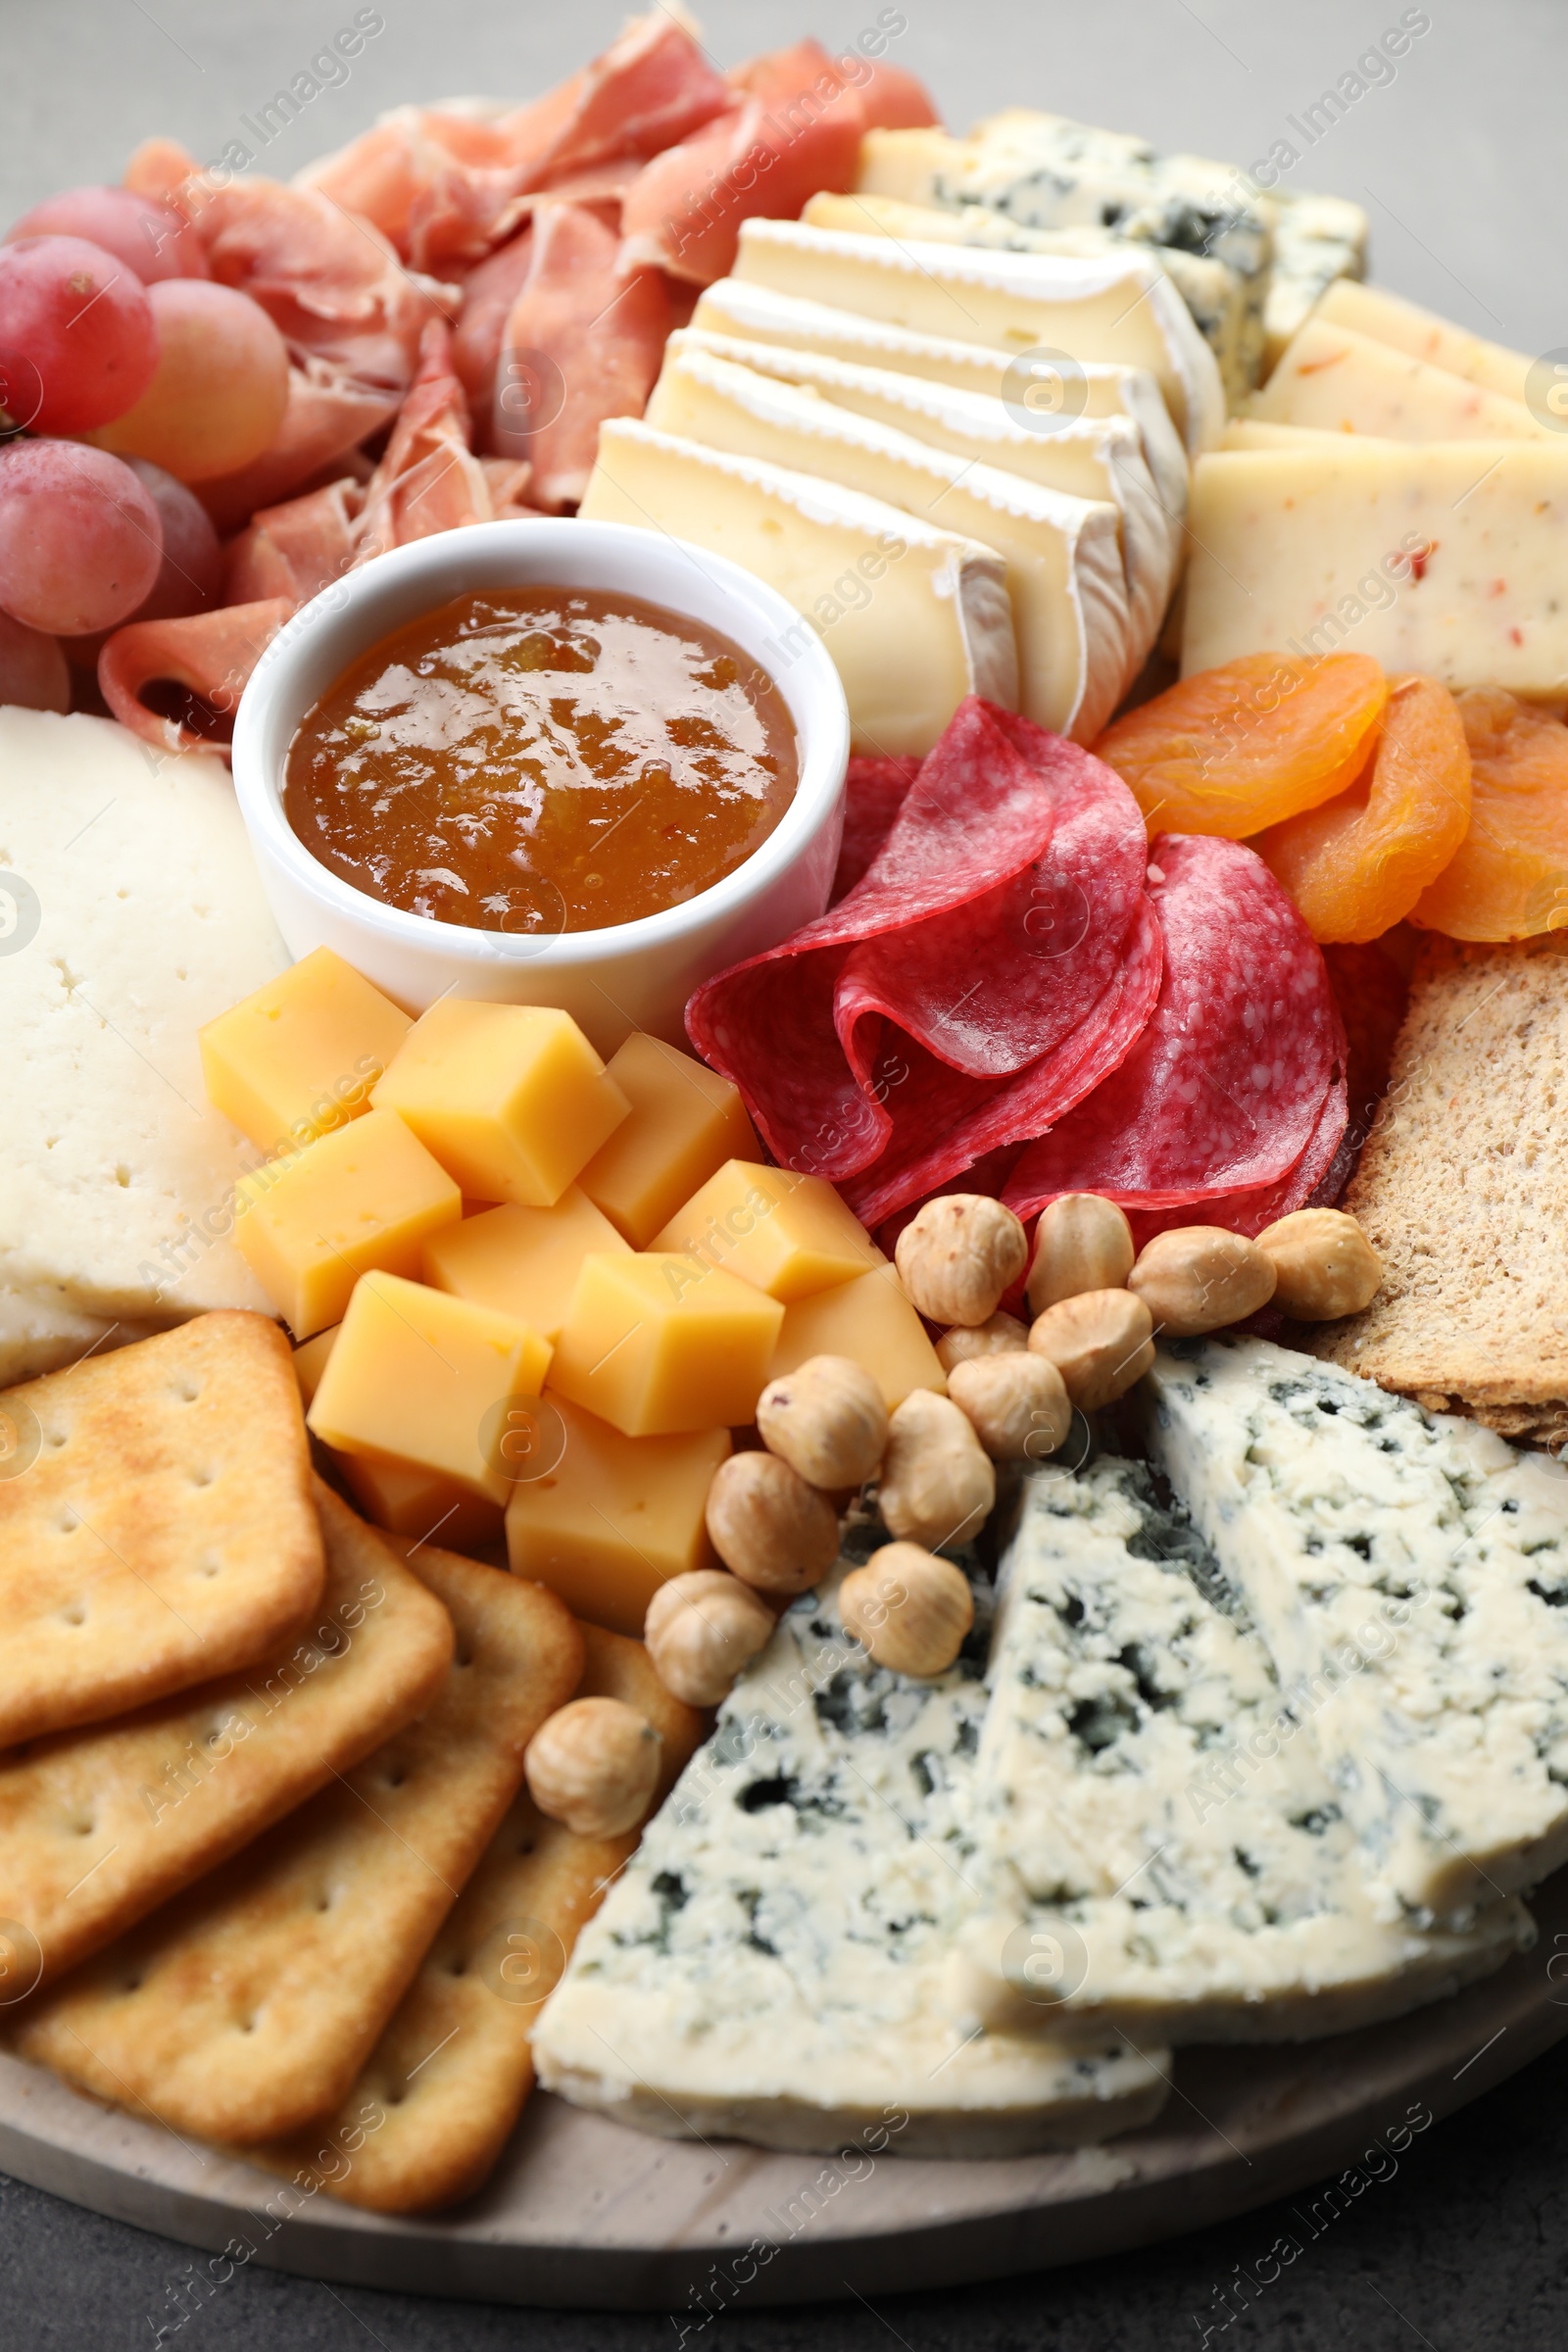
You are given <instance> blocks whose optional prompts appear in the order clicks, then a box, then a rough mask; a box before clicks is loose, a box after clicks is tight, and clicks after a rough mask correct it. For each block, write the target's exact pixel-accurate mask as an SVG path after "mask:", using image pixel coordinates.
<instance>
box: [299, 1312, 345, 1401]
mask: <svg viewBox="0 0 1568 2352" xmlns="http://www.w3.org/2000/svg"><path fill="white" fill-rule="evenodd" d="M337 1335H338V1325H337V1324H335V1323H333V1324H331V1325H330V1326H329V1327H328V1329H327V1330H325V1331H319V1332H318V1333H317V1335H316V1337H315V1339H314V1340H307V1341H306V1342H305V1344H304V1346H303V1347H302V1348H295V1350H294V1377H295V1379H296V1380H297V1381H298V1382H299V1384H300V1397H301V1400H302V1402H303V1403H304V1405H305V1407H306V1409H307V1411H309V1409H310V1407H311V1405H312V1403H313V1402H314V1400H315V1397H316V1392H317V1390H318V1389H319V1387H320V1385H321V1374H322V1373H323V1372H324V1371H325V1370H326V1359H327V1357H328V1356H329V1355H330V1354H331V1352H332V1343H333V1341H334V1340H335V1339H336V1338H337Z"/></svg>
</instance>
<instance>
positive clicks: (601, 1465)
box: [507, 1398, 730, 1636]
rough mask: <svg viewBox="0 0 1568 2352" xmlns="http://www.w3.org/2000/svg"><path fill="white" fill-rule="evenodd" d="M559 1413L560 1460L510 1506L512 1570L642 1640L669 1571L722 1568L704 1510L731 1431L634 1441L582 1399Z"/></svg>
mask: <svg viewBox="0 0 1568 2352" xmlns="http://www.w3.org/2000/svg"><path fill="white" fill-rule="evenodd" d="M549 1408H550V1399H549V1398H547V1399H546V1400H545V1410H546V1412H547V1413H548V1411H549ZM556 1410H557V1411H558V1412H559V1413H560V1416H561V1424H562V1427H561V1431H560V1433H559V1435H560V1436H561V1437H562V1438H564V1444H563V1445H562V1446H561V1450H560V1453H559V1458H557V1459H556V1460H555V1465H554V1467H553V1468H552V1469H550V1470H549V1471H548V1472H546V1473H545V1474H544V1475H543V1476H541V1477H538V1478H532V1479H523V1480H521V1481H519V1483H518V1484H517V1485H516V1486H515V1487H514V1488H513V1490H512V1499H511V1500H510V1502H509V1503H508V1504H507V1554H508V1557H509V1559H510V1560H511V1562H512V1568H513V1572H514V1574H515V1575H517V1576H526V1577H531V1578H533V1579H534V1580H535V1581H536V1582H537V1583H539V1584H542V1585H548V1586H549V1587H550V1589H551V1591H552V1592H553V1593H560V1595H561V1597H562V1599H563V1600H564V1602H565V1604H566V1606H567V1608H569V1609H570V1610H572V1611H573V1613H574V1614H575V1615H576V1616H578V1617H586V1618H588V1619H589V1620H590V1621H591V1622H592V1623H593V1624H595V1625H605V1626H609V1628H610V1629H611V1631H612V1632H613V1633H617V1634H632V1635H636V1636H640V1635H641V1633H642V1630H643V1618H644V1616H645V1615H646V1614H647V1610H648V1603H649V1601H650V1600H651V1599H652V1598H653V1595H654V1593H656V1592H657V1591H658V1590H659V1587H660V1586H661V1585H662V1583H663V1582H664V1580H665V1579H666V1577H671V1576H680V1575H682V1574H683V1573H684V1572H685V1571H686V1570H687V1569H689V1568H716V1567H717V1566H718V1561H717V1559H716V1558H715V1556H714V1553H713V1548H712V1545H711V1544H710V1542H709V1540H708V1530H707V1527H706V1525H705V1524H704V1518H703V1512H704V1506H705V1505H706V1503H707V1500H708V1489H709V1483H710V1481H711V1478H712V1475H713V1472H714V1471H715V1470H716V1469H717V1468H718V1465H719V1463H720V1462H721V1461H723V1459H724V1458H725V1456H726V1454H727V1453H728V1452H729V1449H730V1440H729V1431H728V1430H727V1429H705V1430H698V1431H694V1432H693V1433H692V1434H691V1435H690V1436H685V1437H666V1438H627V1437H622V1435H621V1433H620V1432H619V1430H617V1429H612V1428H611V1426H610V1424H609V1423H608V1422H606V1421H601V1420H599V1419H597V1418H596V1417H595V1415H593V1414H592V1413H585V1412H581V1411H579V1410H578V1409H577V1407H576V1406H575V1405H571V1404H560V1405H558V1406H557V1407H556ZM549 1450H550V1453H551V1454H552V1455H554V1454H555V1452H556V1448H555V1446H552V1447H551V1448H550V1449H549Z"/></svg>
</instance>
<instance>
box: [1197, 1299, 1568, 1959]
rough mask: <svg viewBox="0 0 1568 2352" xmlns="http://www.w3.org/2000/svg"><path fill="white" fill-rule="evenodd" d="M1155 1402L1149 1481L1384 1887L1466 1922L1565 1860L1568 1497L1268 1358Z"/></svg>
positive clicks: (1531, 1467) (1482, 1433)
mask: <svg viewBox="0 0 1568 2352" xmlns="http://www.w3.org/2000/svg"><path fill="white" fill-rule="evenodd" d="M1150 1382H1151V1385H1152V1395H1153V1412H1152V1427H1151V1445H1152V1451H1153V1454H1154V1458H1155V1459H1156V1461H1157V1463H1158V1465H1159V1467H1160V1468H1161V1469H1162V1470H1163V1471H1164V1473H1165V1475H1166V1476H1167V1477H1168V1478H1169V1480H1170V1482H1171V1485H1172V1487H1173V1488H1174V1489H1175V1491H1176V1493H1177V1494H1178V1495H1180V1496H1181V1498H1182V1500H1183V1502H1184V1503H1185V1505H1186V1506H1187V1508H1188V1509H1189V1510H1190V1512H1191V1514H1192V1517H1193V1520H1194V1522H1195V1524H1196V1525H1197V1527H1198V1528H1199V1530H1200V1532H1201V1534H1202V1536H1203V1537H1204V1538H1205V1540H1206V1541H1207V1542H1208V1543H1209V1544H1211V1545H1212V1547H1213V1550H1214V1553H1215V1555H1216V1557H1217V1559H1218V1561H1219V1563H1220V1566H1221V1568H1222V1569H1223V1570H1224V1572H1225V1574H1226V1575H1227V1576H1228V1577H1229V1578H1230V1579H1231V1580H1232V1581H1233V1582H1234V1584H1235V1585H1236V1586H1237V1587H1238V1589H1239V1590H1240V1591H1241V1593H1242V1594H1243V1595H1244V1597H1245V1599H1246V1602H1247V1606H1248V1608H1249V1609H1250V1612H1251V1614H1252V1617H1253V1619H1254V1620H1255V1622H1256V1625H1257V1629H1258V1631H1259V1633H1260V1634H1261V1636H1262V1638H1263V1640H1264V1641H1265V1642H1266V1643H1267V1644H1268V1647H1269V1650H1270V1653H1271V1654H1272V1656H1273V1659H1274V1663H1275V1667H1276V1669H1277V1671H1278V1674H1279V1678H1280V1681H1281V1684H1282V1685H1283V1687H1284V1691H1285V1696H1286V1701H1287V1704H1288V1705H1289V1706H1290V1708H1291V1709H1292V1712H1293V1713H1294V1714H1295V1715H1296V1716H1297V1717H1298V1719H1299V1721H1301V1722H1302V1723H1303V1724H1304V1725H1305V1726H1306V1728H1307V1730H1308V1732H1309V1734H1310V1736H1311V1740H1312V1742H1313V1745H1314V1746H1315V1747H1316V1749H1317V1752H1318V1755H1319V1757H1320V1758H1321V1760H1322V1763H1323V1766H1324V1768H1325V1770H1326V1772H1327V1774H1328V1777H1329V1779H1330V1781H1331V1782H1332V1783H1333V1786H1334V1789H1335V1795H1336V1799H1337V1801H1338V1803H1339V1805H1340V1806H1341V1808H1342V1810H1343V1811H1344V1813H1345V1816H1346V1818H1347V1820H1348V1822H1349V1823H1350V1826H1351V1827H1352V1829H1353V1830H1354V1832H1355V1834H1356V1837H1357V1838H1359V1840H1360V1843H1361V1846H1362V1849H1363V1852H1364V1854H1365V1856H1366V1860H1367V1864H1368V1868H1369V1870H1370V1872H1371V1874H1372V1876H1373V1878H1374V1879H1375V1880H1376V1881H1377V1883H1378V1884H1379V1885H1380V1887H1383V1888H1385V1889H1387V1890H1388V1892H1389V1894H1390V1895H1391V1896H1392V1897H1393V1898H1395V1899H1397V1902H1398V1903H1399V1904H1401V1905H1403V1906H1404V1907H1405V1909H1406V1910H1407V1911H1409V1912H1410V1913H1412V1914H1414V1915H1415V1916H1416V1917H1418V1918H1419V1919H1423V1920H1425V1919H1431V1918H1434V1917H1436V1918H1448V1917H1457V1916H1462V1915H1464V1914H1467V1913H1469V1912H1471V1911H1473V1910H1475V1909H1476V1908H1477V1907H1478V1906H1483V1905H1485V1904H1487V1903H1490V1902H1495V1901H1496V1900H1497V1899H1498V1898H1500V1897H1501V1896H1503V1895H1505V1894H1509V1893H1512V1892H1514V1891H1515V1890H1516V1889H1518V1888H1520V1887H1530V1886H1533V1885H1535V1884H1536V1882H1537V1881H1538V1880H1541V1879H1544V1877H1545V1876H1546V1875H1547V1873H1548V1872H1549V1871H1552V1870H1555V1869H1556V1868H1557V1867H1558V1865H1559V1864H1560V1863H1562V1862H1564V1861H1565V1860H1568V1473H1565V1472H1564V1471H1563V1470H1562V1469H1561V1468H1560V1467H1559V1466H1558V1465H1557V1464H1556V1463H1554V1462H1551V1461H1548V1460H1547V1459H1546V1458H1545V1457H1544V1456H1543V1455H1541V1454H1531V1453H1518V1452H1515V1450H1514V1448H1513V1447H1512V1446H1508V1445H1505V1444H1504V1442H1503V1441H1502V1439H1500V1438H1498V1437H1495V1436H1494V1435H1493V1434H1492V1433H1491V1432H1490V1431H1488V1430H1484V1429H1480V1428H1478V1427H1476V1426H1475V1425H1474V1424H1473V1423H1470V1422H1464V1421H1457V1420H1451V1419H1448V1418H1446V1417H1445V1416H1439V1415H1433V1414H1430V1413H1427V1412H1424V1411H1423V1410H1422V1409H1421V1407H1420V1406H1419V1405H1416V1404H1412V1403H1411V1402H1409V1401H1408V1400H1407V1399H1406V1398H1404V1397H1393V1396H1389V1395H1388V1394H1386V1392H1385V1391H1383V1390H1382V1389H1379V1388H1377V1387H1376V1386H1375V1385H1374V1384H1373V1383H1372V1382H1371V1381H1369V1380H1360V1379H1357V1378H1356V1377H1355V1375H1354V1374H1353V1373H1349V1372H1343V1371H1341V1370H1340V1369H1339V1368H1338V1367H1337V1366H1335V1365H1330V1364H1322V1363H1318V1362H1316V1361H1314V1360H1313V1359H1312V1358H1311V1357H1309V1356H1303V1355H1297V1354H1295V1353H1293V1352H1292V1351H1291V1350H1290V1349H1288V1348H1276V1347H1273V1346H1271V1345H1269V1344H1268V1343H1267V1342H1265V1341H1261V1340H1209V1341H1203V1342H1187V1343H1183V1344H1181V1345H1180V1346H1178V1347H1175V1348H1171V1349H1169V1350H1168V1351H1162V1352H1161V1353H1160V1354H1159V1355H1158V1356H1157V1357H1156V1358H1155V1362H1154V1366H1153V1369H1152V1373H1151V1374H1150Z"/></svg>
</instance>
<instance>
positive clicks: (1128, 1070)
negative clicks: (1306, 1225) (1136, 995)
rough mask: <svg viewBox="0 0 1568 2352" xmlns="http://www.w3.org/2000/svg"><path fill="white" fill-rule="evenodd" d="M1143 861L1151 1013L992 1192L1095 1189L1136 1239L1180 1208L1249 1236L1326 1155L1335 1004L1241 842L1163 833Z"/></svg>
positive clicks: (1333, 1095) (1316, 953)
mask: <svg viewBox="0 0 1568 2352" xmlns="http://www.w3.org/2000/svg"><path fill="white" fill-rule="evenodd" d="M1150 856H1151V859H1152V863H1151V866H1150V874H1151V878H1152V904H1153V907H1154V910H1155V913H1156V915H1157V917H1158V921H1159V925H1160V929H1161V931H1162V933H1163V936H1164V945H1165V956H1164V978H1163V981H1162V983H1161V987H1160V992H1159V1001H1158V1003H1157V1004H1156V1005H1155V1007H1154V1011H1153V1015H1152V1018H1151V1020H1150V1022H1149V1025H1148V1027H1147V1029H1146V1030H1145V1032H1144V1034H1143V1036H1142V1037H1141V1038H1140V1040H1139V1042H1138V1044H1137V1046H1136V1047H1135V1048H1134V1050H1133V1051H1132V1053H1130V1054H1128V1056H1127V1058H1126V1059H1125V1061H1123V1062H1122V1064H1121V1066H1120V1067H1119V1069H1117V1071H1116V1072H1115V1074H1114V1076H1112V1077H1111V1078H1109V1079H1107V1080H1106V1081H1105V1082H1104V1083H1103V1085H1102V1086H1100V1087H1098V1088H1097V1089H1096V1091H1095V1092H1094V1094H1092V1095H1091V1096H1089V1097H1088V1098H1087V1099H1086V1100H1084V1101H1081V1102H1080V1103H1079V1104H1078V1106H1077V1107H1076V1109H1074V1110H1072V1111H1070V1112H1069V1113H1068V1114H1067V1115H1066V1117H1064V1118H1062V1119H1060V1120H1059V1121H1058V1122H1057V1124H1056V1125H1055V1126H1054V1128H1053V1129H1052V1131H1051V1132H1050V1134H1049V1135H1045V1136H1043V1137H1042V1138H1041V1140H1040V1141H1039V1142H1038V1143H1035V1144H1033V1145H1031V1146H1030V1147H1029V1149H1028V1150H1027V1151H1025V1152H1022V1153H1021V1154H1020V1155H1019V1158H1018V1160H1017V1162H1016V1163H1015V1165H1014V1167H1013V1170H1012V1173H1011V1175H1010V1177H1009V1178H1008V1180H1007V1184H1006V1186H1005V1191H1004V1195H1003V1198H1004V1199H1005V1201H1006V1202H1007V1204H1008V1206H1009V1207H1011V1208H1014V1209H1016V1210H1017V1212H1018V1214H1019V1215H1020V1216H1033V1215H1034V1214H1035V1212H1036V1211H1037V1210H1038V1209H1040V1208H1042V1207H1044V1205H1045V1203H1046V1202H1047V1201H1052V1200H1054V1199H1055V1198H1056V1196H1057V1195H1058V1194H1060V1193H1069V1192H1091V1193H1104V1194H1107V1195H1108V1196H1109V1197H1110V1198H1111V1199H1112V1200H1115V1201H1120V1203H1121V1205H1122V1206H1123V1207H1124V1208H1125V1209H1126V1210H1127V1211H1128V1213H1129V1215H1133V1214H1134V1212H1139V1214H1138V1215H1137V1216H1136V1217H1135V1225H1138V1226H1139V1227H1140V1230H1141V1231H1142V1233H1143V1234H1145V1235H1147V1233H1148V1232H1152V1231H1154V1230H1157V1229H1158V1227H1159V1226H1160V1225H1163V1224H1191V1223H1192V1222H1194V1220H1195V1214H1196V1215H1198V1216H1199V1217H1200V1219H1201V1222H1204V1223H1211V1224H1224V1225H1230V1226H1232V1227H1234V1228H1235V1229H1237V1230H1239V1231H1243V1232H1254V1233H1255V1232H1257V1231H1259V1230H1260V1229H1261V1227H1262V1226H1263V1225H1265V1224H1267V1223H1268V1222H1270V1220H1271V1219H1272V1218H1274V1217H1276V1216H1280V1215H1283V1214H1285V1213H1286V1210H1285V1208H1284V1207H1282V1206H1281V1205H1280V1203H1281V1202H1282V1201H1284V1202H1286V1203H1288V1204H1289V1205H1291V1206H1299V1204H1300V1201H1304V1200H1305V1199H1306V1198H1307V1197H1308V1196H1309V1194H1310V1193H1311V1192H1312V1191H1313V1189H1314V1188H1315V1187H1316V1185H1317V1184H1318V1183H1319V1182H1320V1181H1321V1180H1322V1178H1323V1177H1324V1176H1325V1175H1326V1174H1327V1172H1328V1170H1329V1168H1330V1166H1331V1164H1332V1162H1333V1159H1334V1155H1335V1152H1336V1151H1337V1150H1338V1148H1339V1142H1340V1138H1341V1136H1342V1135H1343V1133H1344V1131H1345V1123H1346V1104H1345V1052H1346V1049H1345V1032H1344V1028H1343V1026H1342V1024H1341V1021H1340V1015H1339V1010H1338V1007H1337V1006H1336V1005H1335V1002H1334V994H1333V991H1332V989H1331V988H1330V986H1329V979H1328V972H1327V969H1326V967H1325V965H1324V962H1323V956H1322V953H1321V951H1320V950H1319V948H1318V946H1317V944H1316V942H1315V941H1314V940H1313V939H1312V937H1311V935H1310V933H1309V932H1308V931H1307V929H1306V926H1305V924H1304V923H1303V922H1302V921H1301V918H1300V916H1299V914H1298V912H1297V910H1296V908H1295V907H1293V906H1292V905H1291V902H1290V901H1289V899H1287V898H1286V896H1285V894H1284V892H1283V891H1282V890H1281V889H1280V887H1279V885H1278V883H1277V882H1276V881H1275V880H1274V877H1273V876H1272V874H1271V873H1270V872H1269V870H1268V868H1267V867H1266V866H1265V865H1264V863H1263V861H1262V859H1261V858H1258V857H1257V856H1256V855H1255V854H1254V853H1253V852H1252V851H1251V850H1249V849H1247V848H1245V847H1244V846H1243V845H1242V844H1241V843H1240V842H1233V841H1225V840H1221V839H1219V838H1218V837H1216V836H1199V835H1183V834H1173V833H1164V834H1160V835H1159V836H1157V837H1156V839H1155V841H1154V843H1153V845H1152V850H1151V853H1150ZM1298 1196H1299V1197H1298ZM1166 1212H1170V1213H1166Z"/></svg>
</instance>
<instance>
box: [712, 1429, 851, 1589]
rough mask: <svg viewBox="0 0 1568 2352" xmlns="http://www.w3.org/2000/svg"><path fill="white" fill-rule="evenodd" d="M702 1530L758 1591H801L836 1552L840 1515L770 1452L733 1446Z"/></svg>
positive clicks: (829, 1564) (715, 1485)
mask: <svg viewBox="0 0 1568 2352" xmlns="http://www.w3.org/2000/svg"><path fill="white" fill-rule="evenodd" d="M708 1532H709V1534H710V1536H711V1538H712V1540H713V1549H714V1550H715V1551H716V1552H717V1554H718V1556H719V1558H720V1559H721V1560H722V1561H723V1563H724V1565H725V1567H726V1568H731V1569H733V1570H734V1572H735V1574H736V1575H737V1576H738V1577H740V1578H741V1580H742V1581H743V1582H744V1583H745V1584H748V1585H756V1586H757V1587H758V1588H759V1590H760V1591H761V1592H763V1593H804V1592H806V1590H807V1589H808V1587H809V1586H811V1585H815V1584H819V1583H820V1582H821V1580H822V1578H823V1577H824V1576H825V1575H826V1574H827V1572H828V1570H829V1569H830V1568H831V1567H832V1565H833V1563H834V1561H835V1560H836V1559H837V1558H838V1556H839V1515H838V1513H837V1511H836V1510H835V1509H834V1508H833V1505H832V1504H831V1503H830V1502H829V1500H828V1498H827V1496H826V1495H819V1494H818V1493H817V1491H816V1489H815V1488H814V1487H809V1486H808V1485H807V1483H806V1481H805V1479H804V1478H802V1477H801V1476H800V1474H799V1472H798V1471H795V1470H792V1469H791V1468H790V1466H789V1464H788V1462H781V1461H780V1460H779V1458H778V1456H777V1455H776V1454H772V1453H732V1454H731V1455H730V1457H729V1459H728V1460H727V1461H723V1462H720V1463H719V1465H718V1468H717V1469H716V1470H715V1471H714V1472H713V1477H712V1483H711V1486H710V1487H709V1490H708Z"/></svg>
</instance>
